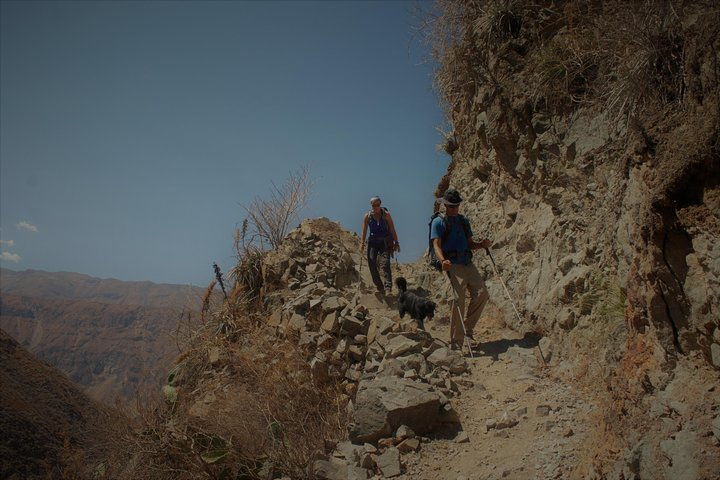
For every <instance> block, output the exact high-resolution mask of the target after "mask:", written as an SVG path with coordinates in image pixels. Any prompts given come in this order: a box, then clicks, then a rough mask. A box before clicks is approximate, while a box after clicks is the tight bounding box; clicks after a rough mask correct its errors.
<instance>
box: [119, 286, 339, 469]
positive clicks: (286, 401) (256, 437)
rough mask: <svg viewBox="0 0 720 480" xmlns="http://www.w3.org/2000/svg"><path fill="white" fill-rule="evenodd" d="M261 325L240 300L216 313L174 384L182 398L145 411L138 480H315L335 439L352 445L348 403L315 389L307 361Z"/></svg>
mask: <svg viewBox="0 0 720 480" xmlns="http://www.w3.org/2000/svg"><path fill="white" fill-rule="evenodd" d="M260 320H261V317H260V313H258V312H255V313H253V312H250V311H249V310H248V308H247V304H246V303H243V302H241V301H238V302H235V301H234V300H233V299H230V300H228V301H227V302H222V304H221V305H216V306H215V307H211V308H210V311H208V312H207V314H206V321H204V322H202V323H200V324H199V325H197V326H196V329H195V330H194V331H193V332H192V334H191V335H189V336H188V337H187V344H186V345H185V348H184V353H183V354H182V355H180V356H179V357H178V359H177V361H176V366H175V368H174V369H173V371H172V372H171V373H170V375H169V376H168V386H167V389H168V391H172V393H173V394H172V395H168V396H166V399H165V400H164V401H160V402H157V401H154V402H153V401H146V400H144V401H140V402H138V405H137V409H136V410H137V415H138V416H139V418H140V419H141V424H142V428H141V429H140V432H139V433H135V434H133V435H130V436H129V437H128V440H129V441H128V445H129V447H127V448H126V449H127V450H129V451H131V452H132V453H133V455H134V456H135V457H136V458H137V459H139V461H140V464H138V466H137V467H136V468H133V469H132V471H131V474H130V476H132V477H133V478H140V479H143V478H147V479H162V478H266V476H267V475H269V474H270V473H271V472H276V473H282V474H286V475H289V476H291V477H292V478H307V477H306V475H307V474H306V468H307V466H308V464H309V463H310V461H311V460H312V458H313V455H315V454H316V453H318V452H319V451H324V446H325V440H326V439H332V440H338V439H340V438H342V437H343V436H344V434H345V428H346V425H347V418H346V398H345V397H344V396H343V395H342V394H341V393H340V391H339V389H336V388H335V387H334V386H332V385H331V386H328V387H326V388H322V387H317V386H314V385H313V383H312V381H311V377H310V372H309V367H308V365H307V363H306V362H305V360H304V357H303V353H302V352H301V351H299V349H298V348H297V346H296V345H295V344H294V343H293V342H291V341H287V340H281V339H278V338H276V337H275V336H273V335H268V334H267V333H266V331H265V329H264V328H263V327H262V324H263V322H261V321H260ZM150 406H151V407H150ZM140 465H141V466H142V468H140Z"/></svg>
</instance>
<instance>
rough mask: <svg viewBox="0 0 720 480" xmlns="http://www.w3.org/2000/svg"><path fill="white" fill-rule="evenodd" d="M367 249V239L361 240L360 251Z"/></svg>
mask: <svg viewBox="0 0 720 480" xmlns="http://www.w3.org/2000/svg"><path fill="white" fill-rule="evenodd" d="M363 250H365V240H360V251H363Z"/></svg>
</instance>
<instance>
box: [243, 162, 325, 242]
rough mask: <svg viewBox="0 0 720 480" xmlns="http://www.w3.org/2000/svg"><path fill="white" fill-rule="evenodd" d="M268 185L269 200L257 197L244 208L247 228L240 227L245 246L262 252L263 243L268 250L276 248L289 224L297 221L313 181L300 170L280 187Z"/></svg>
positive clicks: (304, 171)
mask: <svg viewBox="0 0 720 480" xmlns="http://www.w3.org/2000/svg"><path fill="white" fill-rule="evenodd" d="M271 185H272V188H271V189H270V198H269V199H264V198H259V197H258V198H256V199H255V200H253V202H252V203H251V204H250V205H249V206H247V207H245V212H246V213H247V216H248V217H247V218H248V220H249V226H245V227H244V229H245V230H246V232H245V233H246V235H247V236H248V240H249V241H248V244H250V245H255V246H257V247H258V248H260V250H264V245H263V244H264V242H267V243H268V244H269V245H270V247H271V248H277V247H278V246H280V244H281V243H282V241H283V239H284V238H285V235H286V234H287V232H288V228H289V227H290V224H291V222H293V221H295V220H297V218H298V213H299V212H300V211H301V210H302V209H303V208H304V207H305V205H306V204H307V201H308V199H309V198H310V192H311V190H312V185H313V181H312V180H311V179H310V176H309V171H308V169H307V168H302V169H300V170H299V171H297V172H291V173H290V176H289V177H288V179H287V180H286V181H285V183H284V184H283V185H282V186H280V187H278V186H277V185H275V183H272V184H271ZM248 228H249V230H248ZM243 238H245V235H243Z"/></svg>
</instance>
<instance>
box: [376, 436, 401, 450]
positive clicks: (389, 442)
mask: <svg viewBox="0 0 720 480" xmlns="http://www.w3.org/2000/svg"><path fill="white" fill-rule="evenodd" d="M396 443H397V441H396V440H395V438H381V439H380V440H378V447H385V448H387V447H394V446H395V444H396Z"/></svg>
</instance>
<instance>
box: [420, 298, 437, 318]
mask: <svg viewBox="0 0 720 480" xmlns="http://www.w3.org/2000/svg"><path fill="white" fill-rule="evenodd" d="M435 307H436V305H435V302H433V301H432V300H425V301H424V302H422V304H421V305H420V309H421V312H422V313H423V316H424V317H425V318H432V317H433V315H435Z"/></svg>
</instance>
